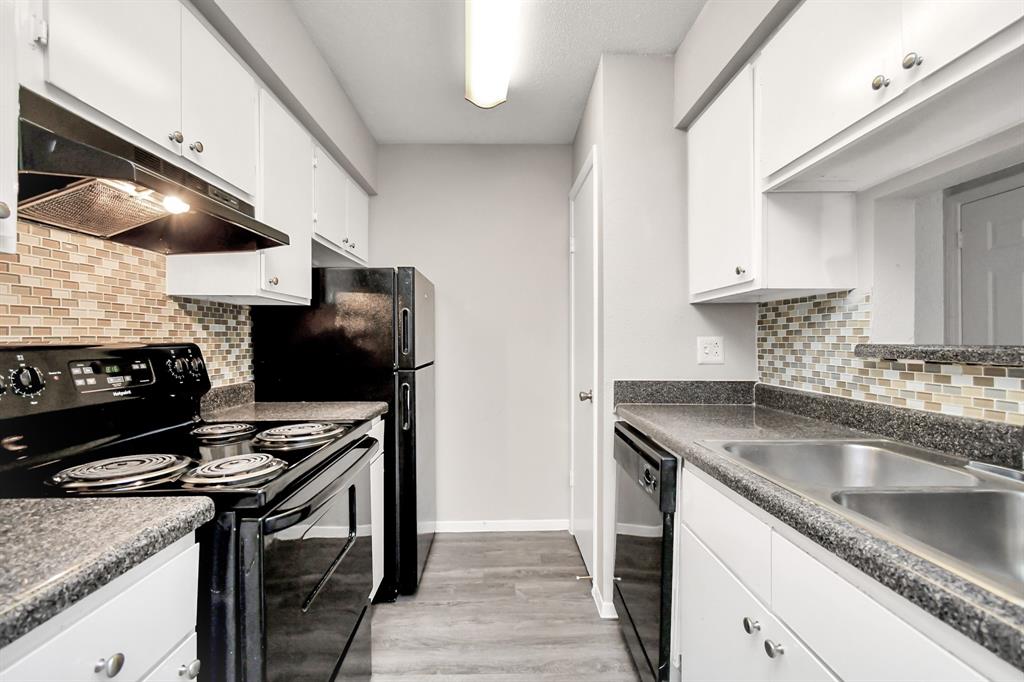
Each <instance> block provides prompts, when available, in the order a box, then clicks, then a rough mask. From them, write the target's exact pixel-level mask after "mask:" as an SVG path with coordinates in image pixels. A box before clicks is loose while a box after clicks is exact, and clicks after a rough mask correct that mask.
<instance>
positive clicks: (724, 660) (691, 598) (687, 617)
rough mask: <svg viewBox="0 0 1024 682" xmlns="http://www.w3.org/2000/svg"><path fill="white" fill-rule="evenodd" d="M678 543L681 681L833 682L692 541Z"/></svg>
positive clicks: (685, 536)
mask: <svg viewBox="0 0 1024 682" xmlns="http://www.w3.org/2000/svg"><path fill="white" fill-rule="evenodd" d="M679 541H680V542H681V543H682V544H681V546H680V557H681V561H682V565H681V566H680V580H681V583H680V592H679V594H680V598H681V599H682V610H681V611H680V613H681V615H682V617H681V620H680V622H679V624H678V625H679V627H680V628H681V630H682V631H681V633H680V642H681V647H682V655H683V666H682V679H683V680H694V681H698V680H701V681H703V680H735V681H736V682H740V681H742V680H765V681H767V680H835V679H837V678H836V677H835V676H834V675H833V674H832V673H831V672H830V671H829V669H828V668H827V667H825V665H824V664H823V663H821V661H819V660H818V659H817V658H816V657H815V656H814V655H813V654H812V653H811V652H810V651H809V650H808V649H807V647H805V646H804V645H803V644H802V643H801V642H800V641H799V640H798V639H797V638H796V636H795V635H794V634H793V633H792V632H790V631H789V629H788V628H786V627H785V626H784V625H782V623H781V622H779V621H778V619H776V618H775V617H774V616H772V614H771V613H770V612H769V611H768V608H767V607H766V606H765V605H764V604H762V603H761V602H760V601H759V600H758V599H757V597H755V596H754V595H753V594H752V593H751V592H750V591H749V590H747V589H746V588H745V587H744V586H743V584H742V583H741V582H740V581H739V580H738V579H737V578H736V577H735V576H734V575H733V574H732V573H731V572H729V570H728V569H727V568H726V567H725V565H724V564H722V562H721V561H719V560H718V559H716V558H715V557H714V555H712V554H711V552H710V551H709V550H708V549H707V547H705V546H704V545H703V544H702V543H701V541H700V540H698V539H697V538H696V536H694V535H693V534H692V533H691V532H690V531H689V530H687V529H685V528H684V529H683V532H682V535H681V536H680V539H679Z"/></svg>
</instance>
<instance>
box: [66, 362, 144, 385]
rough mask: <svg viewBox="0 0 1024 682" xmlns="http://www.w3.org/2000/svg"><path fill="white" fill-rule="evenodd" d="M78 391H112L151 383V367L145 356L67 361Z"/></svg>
mask: <svg viewBox="0 0 1024 682" xmlns="http://www.w3.org/2000/svg"><path fill="white" fill-rule="evenodd" d="M68 371H69V373H70V374H71V380H72V381H74V382H75V388H77V389H78V391H79V393H91V392H93V391H112V390H116V389H125V388H131V387H133V386H145V385H146V384H151V383H153V368H152V367H150V365H149V361H148V360H146V359H145V358H134V359H132V358H121V359H119V360H116V361H113V360H110V359H107V360H75V361H74V362H71V363H68Z"/></svg>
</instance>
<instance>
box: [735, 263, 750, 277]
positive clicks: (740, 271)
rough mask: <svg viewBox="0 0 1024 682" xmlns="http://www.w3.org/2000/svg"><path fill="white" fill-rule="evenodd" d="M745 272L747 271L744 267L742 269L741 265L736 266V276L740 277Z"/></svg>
mask: <svg viewBox="0 0 1024 682" xmlns="http://www.w3.org/2000/svg"><path fill="white" fill-rule="evenodd" d="M746 271H747V269H746V268H745V267H743V266H742V265H737V266H736V274H737V275H742V274H743V273H745V272H746Z"/></svg>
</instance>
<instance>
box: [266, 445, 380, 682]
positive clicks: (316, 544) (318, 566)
mask: <svg viewBox="0 0 1024 682" xmlns="http://www.w3.org/2000/svg"><path fill="white" fill-rule="evenodd" d="M378 447H379V445H378V444H377V441H375V440H373V439H365V440H364V441H363V442H362V443H360V444H359V446H357V448H356V449H355V450H353V451H350V452H348V453H347V454H346V455H345V456H344V457H342V458H340V459H339V460H338V462H336V463H335V464H333V465H332V466H331V467H328V469H327V470H325V471H324V472H322V473H321V474H320V475H318V476H317V477H316V478H315V479H313V480H312V481H310V482H309V483H308V484H307V485H305V486H304V487H303V488H302V489H301V490H299V491H298V492H297V493H295V494H294V495H292V496H291V497H290V498H289V499H287V500H285V501H284V502H283V503H282V504H281V505H279V506H278V507H277V508H276V509H274V510H273V511H271V512H270V514H269V515H268V516H265V517H264V518H263V519H262V520H261V530H262V542H261V545H262V562H261V563H262V586H263V590H262V601H263V608H262V622H263V651H264V652H265V653H264V658H265V660H264V669H265V673H264V676H263V677H262V678H253V679H265V680H268V681H270V682H277V681H281V682H284V681H286V680H287V681H289V682H298V681H309V682H326V681H327V680H334V679H338V680H369V679H370V674H371V669H370V648H369V645H370V614H369V612H368V610H367V607H368V606H369V597H370V591H371V589H372V587H373V561H372V556H371V538H370V528H371V525H370V517H369V514H368V513H364V510H368V509H369V508H370V504H369V498H370V466H369V464H370V460H371V459H372V457H373V455H374V453H375V452H376V451H377V448H378Z"/></svg>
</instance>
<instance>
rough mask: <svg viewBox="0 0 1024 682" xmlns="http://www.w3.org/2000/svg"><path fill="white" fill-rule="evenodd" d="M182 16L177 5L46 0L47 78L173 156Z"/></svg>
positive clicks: (161, 0)
mask: <svg viewBox="0 0 1024 682" xmlns="http://www.w3.org/2000/svg"><path fill="white" fill-rule="evenodd" d="M182 14H183V12H182V7H181V3H180V2H179V1H178V0H150V1H149V2H122V1H121V0H94V1H91V2H82V1H81V0H50V2H49V40H48V43H47V60H46V69H47V72H46V78H47V80H48V81H49V82H50V83H52V84H54V85H56V86H57V87H58V88H60V89H61V90H64V91H65V92H67V93H68V94H70V95H73V96H74V97H77V98H78V99H80V100H82V101H83V102H85V103H86V104H88V105H89V106H91V107H94V108H95V109H98V110H99V111H101V112H103V113H104V114H106V115H107V116H110V117H111V118H113V119H114V120H116V121H118V122H120V123H123V124H124V125H126V126H127V127H129V128H131V129H133V130H135V131H137V132H139V133H140V134H142V135H144V136H145V137H148V138H149V139H151V140H153V141H154V142H157V143H159V144H161V145H163V146H164V147H166V148H167V149H170V150H171V151H174V152H180V151H181V145H180V144H179V143H178V142H177V141H176V139H177V136H176V133H179V132H180V131H181V105H180V100H181V44H182V43H181V19H182Z"/></svg>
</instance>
